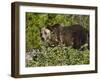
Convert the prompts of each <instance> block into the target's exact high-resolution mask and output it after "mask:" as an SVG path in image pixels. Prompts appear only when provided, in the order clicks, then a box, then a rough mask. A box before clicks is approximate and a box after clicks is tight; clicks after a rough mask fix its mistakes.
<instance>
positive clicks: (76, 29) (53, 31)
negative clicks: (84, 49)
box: [41, 24, 88, 49]
mask: <svg viewBox="0 0 100 80" xmlns="http://www.w3.org/2000/svg"><path fill="white" fill-rule="evenodd" d="M87 34H88V32H87V30H86V29H85V28H84V27H83V26H81V25H79V24H75V25H71V26H64V25H61V24H55V25H53V26H47V27H46V28H42V29H41V38H42V39H43V40H44V41H45V42H47V43H48V44H49V45H50V46H52V45H53V46H57V45H62V44H64V45H65V46H72V47H73V48H76V49H79V48H80V47H81V46H82V45H83V44H85V43H86V42H87Z"/></svg>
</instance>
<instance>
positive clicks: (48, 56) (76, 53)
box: [26, 46, 89, 67]
mask: <svg viewBox="0 0 100 80" xmlns="http://www.w3.org/2000/svg"><path fill="white" fill-rule="evenodd" d="M41 51H42V52H41V53H40V54H38V55H37V57H36V56H35V57H34V56H33V60H29V62H28V63H27V64H26V66H29V67H35V66H61V65H76V64H77V65H79V64H89V50H88V49H85V50H84V51H80V50H77V49H73V48H72V47H61V46H56V47H47V48H46V47H45V46H42V50H41ZM35 58H36V59H35Z"/></svg>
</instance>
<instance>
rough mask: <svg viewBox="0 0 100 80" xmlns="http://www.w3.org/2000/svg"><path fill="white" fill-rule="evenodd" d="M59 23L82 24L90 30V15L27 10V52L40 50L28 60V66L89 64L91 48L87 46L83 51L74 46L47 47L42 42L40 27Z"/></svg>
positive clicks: (67, 24)
mask: <svg viewBox="0 0 100 80" xmlns="http://www.w3.org/2000/svg"><path fill="white" fill-rule="evenodd" d="M57 23H60V24H63V25H65V26H69V25H72V24H80V25H82V26H83V27H84V28H86V29H87V30H89V16H88V15H74V14H73V15H71V14H48V13H31V12H26V54H28V52H31V50H34V49H39V51H40V53H39V54H36V56H32V58H33V59H32V60H28V62H26V66H30V67H32V66H56V65H75V64H89V50H88V49H87V48H85V49H84V50H82V51H81V50H77V49H73V48H72V47H60V46H56V47H49V46H48V47H46V46H44V45H43V44H42V41H41V38H40V28H42V27H47V26H48V25H54V24H57Z"/></svg>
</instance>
